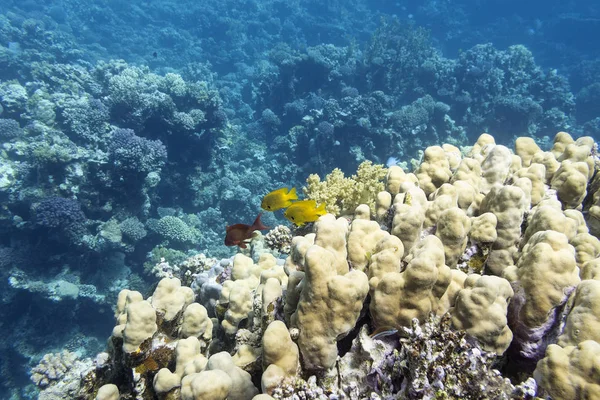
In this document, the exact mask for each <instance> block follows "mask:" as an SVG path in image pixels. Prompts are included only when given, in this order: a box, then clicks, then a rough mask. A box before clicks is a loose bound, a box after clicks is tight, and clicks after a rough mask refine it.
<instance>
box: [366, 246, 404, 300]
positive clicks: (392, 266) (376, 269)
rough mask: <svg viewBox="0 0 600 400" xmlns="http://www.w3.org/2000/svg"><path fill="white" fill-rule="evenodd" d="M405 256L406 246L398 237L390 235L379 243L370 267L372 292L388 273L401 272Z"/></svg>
mask: <svg viewBox="0 0 600 400" xmlns="http://www.w3.org/2000/svg"><path fill="white" fill-rule="evenodd" d="M403 255H404V246H403V245H402V241H401V240H400V239H398V238H397V237H396V236H393V235H388V236H385V237H384V238H382V239H381V240H380V241H379V242H377V245H376V246H375V250H374V253H373V255H372V256H371V264H370V265H369V286H370V288H371V290H374V289H375V288H376V287H377V285H378V284H379V281H380V280H381V278H382V277H383V276H384V275H385V274H387V273H388V272H400V262H401V261H402V256H403Z"/></svg>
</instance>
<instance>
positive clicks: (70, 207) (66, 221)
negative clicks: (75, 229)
mask: <svg viewBox="0 0 600 400" xmlns="http://www.w3.org/2000/svg"><path fill="white" fill-rule="evenodd" d="M33 211H34V213H35V223H36V224H37V225H39V226H42V227H45V228H67V227H70V226H73V225H76V224H81V223H83V222H85V220H86V217H85V214H84V213H83V211H81V206H80V205H79V203H78V202H77V201H76V200H73V199H65V198H64V197H58V196H53V197H48V198H45V199H44V200H42V201H40V202H39V203H37V204H36V205H34V206H33Z"/></svg>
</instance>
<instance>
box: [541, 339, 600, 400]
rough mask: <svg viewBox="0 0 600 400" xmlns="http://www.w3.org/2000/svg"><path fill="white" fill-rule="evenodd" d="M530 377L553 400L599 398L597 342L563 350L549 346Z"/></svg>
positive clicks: (599, 350) (556, 346)
mask: <svg viewBox="0 0 600 400" xmlns="http://www.w3.org/2000/svg"><path fill="white" fill-rule="evenodd" d="M533 376H534V378H535V380H536V381H537V383H538V385H539V386H540V387H541V388H542V389H543V390H544V391H545V392H546V393H547V394H548V395H550V396H551V397H552V398H553V399H561V400H579V399H589V400H592V399H600V343H598V342H595V341H593V340H586V341H585V342H581V343H579V344H578V345H577V346H567V347H565V348H562V347H560V346H559V345H556V344H551V345H549V346H548V348H547V349H546V356H545V357H544V358H543V359H542V360H540V361H539V362H538V364H537V367H536V369H535V371H534V372H533Z"/></svg>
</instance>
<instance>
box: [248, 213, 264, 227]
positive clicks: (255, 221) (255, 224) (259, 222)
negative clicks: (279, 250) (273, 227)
mask: <svg viewBox="0 0 600 400" xmlns="http://www.w3.org/2000/svg"><path fill="white" fill-rule="evenodd" d="M261 215H262V213H258V216H257V217H256V219H255V220H254V223H253V224H252V226H251V227H250V230H251V231H264V230H266V229H269V227H268V226H265V225H263V223H262V221H261V220H260V217H261Z"/></svg>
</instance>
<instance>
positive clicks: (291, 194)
mask: <svg viewBox="0 0 600 400" xmlns="http://www.w3.org/2000/svg"><path fill="white" fill-rule="evenodd" d="M288 200H298V194H297V193H296V188H295V187H293V188H291V189H290V192H289V193H288Z"/></svg>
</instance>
